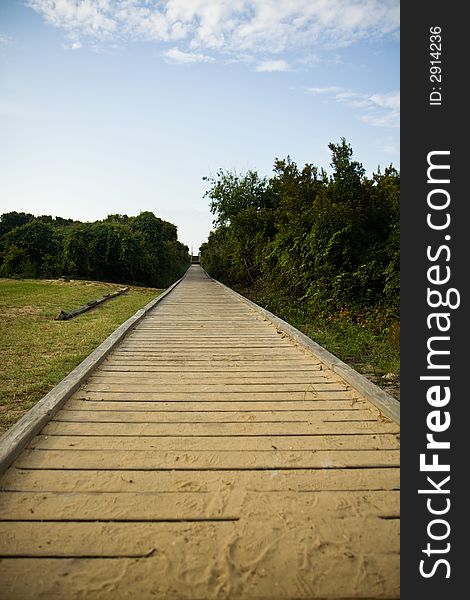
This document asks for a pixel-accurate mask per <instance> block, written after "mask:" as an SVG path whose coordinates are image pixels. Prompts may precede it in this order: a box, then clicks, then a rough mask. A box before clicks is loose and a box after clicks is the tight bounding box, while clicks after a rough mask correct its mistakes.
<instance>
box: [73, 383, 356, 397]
mask: <svg viewBox="0 0 470 600" xmlns="http://www.w3.org/2000/svg"><path fill="white" fill-rule="evenodd" d="M188 388H190V389H191V392H192V393H199V394H204V393H206V392H210V393H211V394H216V393H225V392H228V393H230V392H233V393H237V392H243V393H251V392H263V393H268V392H275V393H278V394H280V393H283V392H287V393H288V392H300V393H302V394H303V393H305V394H307V393H311V394H314V393H315V392H316V391H317V392H319V391H329V390H343V391H345V390H347V388H346V386H344V385H341V384H339V383H335V382H330V381H326V382H324V383H322V382H315V383H313V384H305V383H298V384H297V383H288V384H273V383H245V384H242V383H240V384H237V383H191V384H185V383H181V384H176V383H174V384H170V383H161V384H158V385H155V384H152V383H147V382H145V381H144V382H142V381H135V382H134V381H132V382H123V383H101V382H100V383H95V382H94V381H93V380H90V381H88V382H87V383H86V384H85V385H84V386H83V387H82V391H83V392H84V393H85V394H87V393H89V392H113V393H114V392H126V391H129V392H132V393H135V392H139V393H140V392H144V393H145V392H147V393H154V392H155V391H158V392H159V393H162V394H163V393H178V392H187V391H188Z"/></svg>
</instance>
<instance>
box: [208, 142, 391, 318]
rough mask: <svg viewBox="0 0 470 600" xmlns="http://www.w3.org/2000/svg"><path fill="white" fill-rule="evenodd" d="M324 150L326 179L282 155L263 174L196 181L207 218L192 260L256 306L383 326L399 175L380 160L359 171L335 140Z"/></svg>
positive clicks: (219, 175) (387, 304)
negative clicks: (374, 167)
mask: <svg viewBox="0 0 470 600" xmlns="http://www.w3.org/2000/svg"><path fill="white" fill-rule="evenodd" d="M329 149H330V150H331V153H332V154H331V155H332V161H331V165H330V166H331V168H332V174H331V175H327V173H326V171H325V170H324V169H319V168H318V167H316V166H313V165H311V164H306V165H305V166H304V167H303V168H299V167H298V166H297V165H296V163H295V162H294V161H292V160H291V159H290V157H287V159H283V160H280V159H276V160H275V163H274V176H272V177H270V178H266V177H264V178H263V177H260V176H259V175H258V173H257V172H256V171H248V172H247V173H245V174H237V173H234V172H231V171H224V170H220V171H219V172H218V173H217V174H216V176H214V177H207V178H205V179H206V181H207V182H208V184H209V186H210V187H209V189H208V191H207V192H206V195H207V196H208V198H209V199H210V208H211V212H212V213H213V214H214V216H215V218H214V230H213V231H212V232H211V233H210V235H209V239H208V242H206V243H205V244H203V245H202V247H201V263H202V265H203V266H204V268H205V269H206V270H207V271H208V272H209V273H210V274H211V275H213V276H214V277H215V278H217V279H220V280H222V281H223V282H225V283H227V284H228V285H231V286H235V287H238V288H239V289H241V290H249V291H250V293H251V295H252V297H254V298H255V299H256V300H257V301H258V300H259V299H260V298H262V299H264V300H266V302H265V305H268V304H269V303H270V300H271V299H273V298H277V305H279V300H282V299H284V300H285V302H286V303H289V304H290V305H292V304H294V305H296V306H297V307H301V308H302V310H304V311H305V312H306V313H308V314H311V315H322V316H324V317H325V316H326V317H329V316H332V315H336V316H338V315H342V316H343V317H344V318H346V319H348V320H350V321H352V322H357V323H361V322H362V323H366V324H372V325H373V326H374V327H377V328H378V329H383V328H385V327H387V326H389V325H390V324H391V323H392V322H397V320H398V318H399V285H400V278H399V262H400V250H399V200H400V176H399V173H398V172H397V170H396V169H395V168H394V167H393V166H392V165H390V166H389V167H388V168H386V169H385V171H384V172H383V173H381V172H380V169H378V171H379V172H378V173H374V174H373V176H372V177H366V175H365V169H364V168H363V166H362V164H361V163H359V162H357V161H356V160H353V151H352V148H351V146H350V145H349V144H348V143H347V142H346V140H345V139H344V138H342V139H341V141H340V143H339V144H334V143H331V144H329Z"/></svg>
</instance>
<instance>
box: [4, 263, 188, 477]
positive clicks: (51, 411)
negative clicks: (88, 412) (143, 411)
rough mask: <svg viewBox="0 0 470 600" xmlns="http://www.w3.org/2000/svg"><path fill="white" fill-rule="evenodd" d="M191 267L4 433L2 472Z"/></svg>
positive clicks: (119, 328)
mask: <svg viewBox="0 0 470 600" xmlns="http://www.w3.org/2000/svg"><path fill="white" fill-rule="evenodd" d="M187 273H188V271H186V273H185V274H184V275H183V277H181V279H178V281H176V282H175V283H174V284H173V285H172V286H170V287H169V288H168V289H167V290H165V291H164V292H163V293H162V294H160V295H159V296H157V297H156V298H154V299H153V300H151V301H150V302H149V303H148V304H146V305H145V306H144V307H143V308H141V309H140V310H138V311H137V312H136V313H135V315H133V316H132V317H129V319H127V321H125V322H124V323H123V324H122V325H120V326H119V327H118V328H117V329H116V330H115V331H113V333H112V334H111V335H110V336H108V337H107V338H106V339H105V340H104V342H102V343H101V344H100V345H99V346H98V347H97V348H96V349H95V350H94V351H93V352H92V353H91V354H90V355H89V356H87V358H85V360H83V361H82V362H81V363H80V364H79V365H78V366H77V367H75V369H74V370H73V371H71V372H70V373H69V374H68V375H67V376H66V377H65V378H64V379H62V381H61V382H60V383H58V384H57V385H56V386H55V387H54V388H52V390H51V391H50V392H49V393H48V394H46V395H45V396H44V397H43V398H42V399H41V400H39V401H38V403H37V404H35V405H34V406H33V407H32V408H31V409H30V410H29V411H28V412H27V413H26V414H25V415H24V416H23V417H22V418H21V419H20V420H19V421H18V422H17V423H15V425H13V426H12V427H11V428H10V429H8V431H6V432H5V433H4V434H3V435H2V437H0V473H3V472H4V471H5V470H6V469H7V468H8V467H9V466H10V465H11V463H12V462H13V461H14V460H15V459H16V458H17V457H18V456H19V454H20V453H21V452H22V450H23V449H24V448H25V447H26V446H27V445H28V443H29V442H30V441H31V439H32V438H33V437H34V436H35V435H36V434H37V433H39V431H40V430H41V429H42V428H43V427H44V426H45V425H46V424H47V423H48V422H49V421H50V420H51V418H52V417H53V416H54V415H55V414H56V412H57V411H58V410H59V409H60V408H62V406H63V405H64V404H65V402H66V401H67V400H68V399H69V398H70V396H71V395H72V394H73V393H75V392H76V391H77V390H78V388H79V387H80V386H81V385H82V383H83V382H84V381H85V380H86V379H87V378H88V377H89V375H90V374H91V373H92V372H93V371H94V370H95V369H96V368H97V367H98V366H99V365H100V364H101V363H102V362H103V361H104V359H105V358H106V357H107V356H108V354H109V353H110V352H111V351H112V350H113V349H114V348H115V347H116V346H117V345H118V344H119V343H120V342H121V340H122V339H123V338H124V336H126V335H127V333H128V332H129V331H130V330H131V329H132V328H133V327H135V325H137V323H139V322H140V321H141V320H142V319H143V318H144V317H145V316H146V314H147V313H148V312H149V311H150V310H152V308H154V306H156V305H157V304H158V303H159V302H161V301H162V300H163V299H164V298H165V297H166V296H168V294H170V292H171V291H172V290H173V289H174V288H175V287H176V286H177V285H178V284H179V283H181V281H183V279H184V278H185V277H186V275H187Z"/></svg>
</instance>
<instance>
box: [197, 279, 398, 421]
mask: <svg viewBox="0 0 470 600" xmlns="http://www.w3.org/2000/svg"><path fill="white" fill-rule="evenodd" d="M201 268H202V267H201ZM206 274H207V276H208V277H209V278H210V279H212V281H214V282H215V283H217V284H218V285H220V286H221V287H222V288H224V289H226V290H227V291H229V292H230V293H231V294H234V295H235V296H236V297H237V298H238V299H239V300H241V301H242V302H244V303H245V304H248V306H250V307H251V308H253V309H254V310H256V311H257V312H259V313H261V314H262V315H263V316H264V317H266V318H267V319H268V320H269V321H271V323H273V324H274V325H276V327H278V328H279V329H280V330H281V331H283V332H284V333H286V334H287V335H289V336H290V337H291V338H292V339H293V340H294V341H295V342H297V344H299V346H302V348H305V349H306V350H309V351H310V352H311V353H312V354H313V355H314V356H315V357H316V358H318V359H319V360H321V362H322V363H324V364H325V365H326V366H327V367H328V368H329V369H331V370H332V371H334V372H335V373H337V374H338V375H339V376H340V377H341V378H342V379H343V380H344V381H345V382H346V383H348V384H349V385H351V386H352V387H353V388H354V389H356V390H357V391H358V392H360V393H361V394H362V395H363V396H364V397H365V398H366V399H367V400H369V402H371V403H372V404H373V405H374V406H376V407H377V408H378V409H379V410H380V411H381V412H382V414H384V415H385V416H387V417H388V418H390V419H392V421H395V423H398V424H399V423H400V402H398V400H397V399H396V398H394V397H393V396H391V395H390V394H388V393H387V392H385V391H384V390H382V389H381V388H379V386H377V385H375V383H372V381H370V380H369V379H367V378H366V377H364V375H361V373H358V372H357V371H356V370H354V369H353V368H352V367H350V366H349V365H347V364H346V363H345V362H343V361H342V360H340V359H339V358H338V357H337V356H335V355H334V354H332V353H331V352H328V350H325V348H323V347H322V346H320V345H319V344H317V343H316V342H314V341H313V340H312V339H311V338H309V337H308V336H306V335H305V334H304V333H302V332H301V331H299V330H298V329H296V328H295V327H293V326H292V325H289V323H286V321H284V320H283V319H280V318H279V317H276V315H273V313H271V312H269V311H268V310H266V309H264V308H261V306H258V304H255V303H254V302H252V301H251V300H248V298H245V296H242V295H241V294H239V293H238V292H236V291H235V290H232V289H231V288H229V287H228V286H226V285H224V284H223V283H220V281H217V280H216V279H213V278H212V277H211V276H210V275H209V274H208V273H207V272H206Z"/></svg>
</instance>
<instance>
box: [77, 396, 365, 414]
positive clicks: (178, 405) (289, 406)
mask: <svg viewBox="0 0 470 600" xmlns="http://www.w3.org/2000/svg"><path fill="white" fill-rule="evenodd" d="M368 407H369V404H368V403H366V402H365V401H364V400H351V399H349V398H346V399H345V400H301V401H298V400H291V401H290V402H285V401H282V400H278V401H277V402H264V401H261V402H253V403H252V404H249V403H247V402H234V401H230V402H222V401H219V400H214V401H212V402H207V401H200V400H199V401H193V402H184V401H183V402H177V401H176V402H164V401H160V402H155V401H148V402H139V401H134V402H125V401H120V402H105V401H104V400H101V401H93V400H78V399H75V398H71V399H70V400H69V401H68V402H67V409H70V410H133V411H137V410H144V411H147V410H158V411H167V410H172V411H175V410H177V411H185V412H190V411H205V410H213V411H221V412H231V411H234V410H236V411H240V412H251V411H253V410H255V411H264V410H275V411H279V412H280V411H290V410H297V411H312V410H314V411H316V410H321V411H327V410H350V409H354V410H359V409H361V410H362V409H365V408H368Z"/></svg>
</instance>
